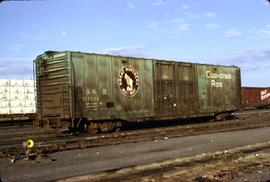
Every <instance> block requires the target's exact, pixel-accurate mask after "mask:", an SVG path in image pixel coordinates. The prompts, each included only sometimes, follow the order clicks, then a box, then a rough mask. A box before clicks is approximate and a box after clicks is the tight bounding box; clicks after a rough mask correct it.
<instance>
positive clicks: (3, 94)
mask: <svg viewBox="0 0 270 182" xmlns="http://www.w3.org/2000/svg"><path fill="white" fill-rule="evenodd" d="M34 91H35V88H34V81H33V80H22V79H14V80H8V79H0V114H28V113H35V110H36V106H35V93H34Z"/></svg>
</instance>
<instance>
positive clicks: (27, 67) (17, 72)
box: [0, 58, 33, 78]
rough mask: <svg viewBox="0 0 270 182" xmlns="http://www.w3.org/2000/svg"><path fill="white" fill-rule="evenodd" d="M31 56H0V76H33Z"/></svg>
mask: <svg viewBox="0 0 270 182" xmlns="http://www.w3.org/2000/svg"><path fill="white" fill-rule="evenodd" d="M32 60H33V58H29V59H22V58H0V75H1V78H15V77H20V78H25V77H26V78H30V77H32V76H33V61H32Z"/></svg>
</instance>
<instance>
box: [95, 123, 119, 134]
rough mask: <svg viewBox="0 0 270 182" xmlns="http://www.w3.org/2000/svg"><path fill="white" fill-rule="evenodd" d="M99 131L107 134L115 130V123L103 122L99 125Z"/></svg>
mask: <svg viewBox="0 0 270 182" xmlns="http://www.w3.org/2000/svg"><path fill="white" fill-rule="evenodd" d="M99 127H100V130H101V131H102V132H109V131H112V130H113V129H114V128H115V123H113V122H104V123H100V124H99Z"/></svg>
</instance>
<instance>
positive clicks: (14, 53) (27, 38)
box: [0, 0, 270, 86]
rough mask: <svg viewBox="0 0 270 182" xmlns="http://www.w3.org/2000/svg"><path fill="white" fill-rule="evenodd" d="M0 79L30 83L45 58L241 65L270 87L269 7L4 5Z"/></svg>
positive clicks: (166, 1)
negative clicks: (36, 62) (58, 54)
mask: <svg viewBox="0 0 270 182" xmlns="http://www.w3.org/2000/svg"><path fill="white" fill-rule="evenodd" d="M0 23H1V24H0V25H1V28H0V78H15V77H19V78H30V77H31V76H32V70H33V68H32V60H33V59H35V57H36V56H37V55H39V54H41V53H43V52H44V51H46V50H57V51H63V50H77V51H86V52H97V53H110V54H117V55H127V56H137V57H150V58H159V59H160V58H161V59H169V60H181V61H189V62H199V63H211V64H222V65H237V66H240V67H241V70H242V84H243V85H244V86H270V79H269V76H268V71H269V70H270V3H268V2H267V1H266V0H200V1H199V0H65V1H64V0H43V1H42V0H39V1H4V2H2V3H0Z"/></svg>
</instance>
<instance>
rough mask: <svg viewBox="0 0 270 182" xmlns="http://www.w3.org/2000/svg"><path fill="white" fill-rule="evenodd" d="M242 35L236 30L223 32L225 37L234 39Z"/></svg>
mask: <svg viewBox="0 0 270 182" xmlns="http://www.w3.org/2000/svg"><path fill="white" fill-rule="evenodd" d="M242 35H243V33H242V32H240V31H237V30H228V31H225V32H224V36H225V37H229V38H234V37H240V36H242Z"/></svg>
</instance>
